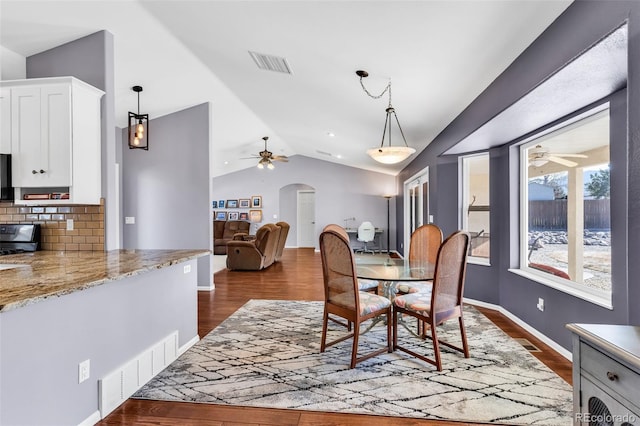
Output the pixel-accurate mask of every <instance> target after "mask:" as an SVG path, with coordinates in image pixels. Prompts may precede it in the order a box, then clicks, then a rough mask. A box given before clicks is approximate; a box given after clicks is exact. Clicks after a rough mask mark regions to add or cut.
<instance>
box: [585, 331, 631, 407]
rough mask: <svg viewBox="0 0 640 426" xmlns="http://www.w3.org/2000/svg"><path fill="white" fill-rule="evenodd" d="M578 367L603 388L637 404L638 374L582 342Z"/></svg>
mask: <svg viewBox="0 0 640 426" xmlns="http://www.w3.org/2000/svg"><path fill="white" fill-rule="evenodd" d="M580 365H581V368H582V371H583V372H587V373H589V374H590V375H591V376H593V378H594V379H596V380H597V381H598V382H600V383H601V384H602V385H603V386H606V387H608V388H609V389H611V390H612V391H614V392H616V393H617V394H618V395H620V396H621V397H623V398H625V399H627V400H628V401H631V402H633V403H635V404H638V389H640V374H638V373H637V372H635V371H633V370H631V369H629V368H627V367H625V366H624V365H622V364H620V363H619V362H618V361H616V360H615V359H612V358H609V357H608V356H607V355H605V354H603V353H602V352H600V351H598V350H597V349H594V348H592V347H591V346H589V345H587V344H585V343H584V342H580Z"/></svg>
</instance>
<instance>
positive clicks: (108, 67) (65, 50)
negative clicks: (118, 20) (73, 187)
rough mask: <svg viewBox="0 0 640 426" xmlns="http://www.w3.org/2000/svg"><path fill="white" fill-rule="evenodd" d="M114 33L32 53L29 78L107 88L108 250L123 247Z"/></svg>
mask: <svg viewBox="0 0 640 426" xmlns="http://www.w3.org/2000/svg"><path fill="white" fill-rule="evenodd" d="M113 57H114V46H113V34H111V33H109V32H108V31H99V32H97V33H93V34H90V35H88V36H86V37H83V38H80V39H78V40H74V41H71V42H69V43H65V44H63V45H61V46H58V47H54V48H53V49H49V50H46V51H44V52H41V53H38V54H35V55H32V56H29V57H28V58H27V60H26V63H27V65H26V70H27V78H44V77H62V76H73V77H76V78H78V79H80V80H82V81H84V82H86V83H89V84H91V85H92V86H94V87H97V88H98V89H101V90H103V91H104V92H105V94H104V96H103V97H102V99H101V109H102V196H103V197H104V198H105V221H106V223H105V232H106V234H105V246H106V249H107V250H111V249H117V248H120V240H121V236H122V230H121V228H120V217H121V214H120V213H121V212H120V202H119V201H120V200H118V199H116V194H118V191H117V188H116V187H117V186H118V185H119V180H120V176H117V175H116V174H117V170H118V169H117V167H116V163H117V161H118V160H117V159H118V158H119V157H120V153H119V152H118V151H119V150H120V146H119V145H117V144H116V125H115V83H114V59H113Z"/></svg>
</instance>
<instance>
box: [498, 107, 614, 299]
mask: <svg viewBox="0 0 640 426" xmlns="http://www.w3.org/2000/svg"><path fill="white" fill-rule="evenodd" d="M603 114H607V115H608V117H609V126H611V106H610V104H609V102H605V103H603V104H601V105H598V106H597V107H595V108H593V109H590V110H588V111H586V112H585V113H583V114H580V115H578V116H576V117H573V118H571V119H568V120H564V121H562V122H561V123H558V124H557V125H554V126H553V127H551V128H549V129H546V130H544V131H542V132H537V133H535V134H534V135H532V136H531V137H528V138H526V139H525V140H524V141H522V142H520V143H519V144H518V146H517V149H518V157H519V166H520V167H519V168H520V171H519V173H518V179H519V186H520V199H519V200H518V205H519V210H520V214H519V222H520V223H519V241H520V244H519V248H518V259H519V265H518V267H517V268H511V269H509V271H510V272H512V273H515V274H517V275H520V276H523V277H525V278H528V279H530V280H533V281H536V282H538V283H540V284H543V285H546V286H548V287H551V288H554V289H556V290H559V291H562V292H564V293H567V294H570V295H572V296H574V297H577V298H580V299H583V300H586V301H588V302H591V303H593V304H596V305H599V306H602V307H604V308H607V309H613V305H612V299H613V273H612V274H611V279H612V283H611V290H610V291H604V290H598V289H594V288H591V287H588V286H585V285H584V284H580V283H577V282H575V281H572V280H567V279H564V278H561V277H557V276H554V275H552V274H549V273H545V272H542V271H539V270H537V269H535V268H531V267H529V266H528V263H529V262H528V252H529V239H528V231H529V203H528V199H529V188H528V183H529V174H528V166H529V164H528V163H529V161H528V156H527V154H526V150H527V149H528V148H530V147H532V146H535V145H536V144H540V143H542V142H543V141H545V140H546V139H549V138H552V137H555V136H556V135H558V134H560V133H561V132H566V131H569V130H572V129H575V128H578V127H580V126H581V125H584V122H585V121H586V120H590V119H595V118H597V117H598V116H600V115H603ZM609 135H611V127H609ZM609 156H610V157H611V138H609ZM612 257H613V254H612Z"/></svg>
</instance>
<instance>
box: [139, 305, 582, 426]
mask: <svg viewBox="0 0 640 426" xmlns="http://www.w3.org/2000/svg"><path fill="white" fill-rule="evenodd" d="M322 309H323V303H322V302H298V301H275V300H251V301H249V302H248V303H247V304H246V305H244V306H243V307H242V308H240V309H239V310H238V311H236V312H235V313H234V314H233V315H232V316H230V317H229V318H228V319H227V320H225V321H224V322H223V323H222V324H220V325H219V326H218V327H217V328H215V329H214V330H213V331H212V332H211V333H209V334H208V335H207V336H205V337H204V338H203V339H202V340H200V342H198V343H197V344H196V345H194V346H193V347H192V348H191V349H189V350H188V351H187V352H185V353H184V354H183V355H182V356H181V357H180V358H179V359H178V360H176V361H175V362H174V363H173V364H171V365H170V366H169V367H167V368H166V369H165V370H164V371H163V372H161V373H160V374H159V375H158V376H157V377H156V378H155V379H153V380H152V381H151V382H149V383H148V384H147V385H146V386H144V387H143V388H142V389H141V390H139V391H138V392H137V393H136V394H135V395H134V398H144V399H154V400H171V401H195V402H202V403H214V404H228V405H243V406H254V407H272V408H292V409H301V410H317V411H333V412H349V413H366V414H378V415H387V416H402V417H416V418H429V419H447V420H460V421H472V422H492V423H501V424H536V425H538V424H539V425H569V424H571V419H572V417H571V416H572V415H571V409H572V402H571V401H572V393H571V387H570V386H569V385H568V384H567V383H566V382H565V381H564V380H562V379H561V378H560V377H559V376H557V375H556V374H555V373H554V372H552V371H551V370H549V369H548V368H547V367H546V366H545V365H544V364H542V363H541V362H539V361H538V360H537V359H536V358H535V357H533V356H532V355H530V354H529V353H528V352H527V350H526V349H524V348H523V347H522V346H521V345H520V344H519V343H517V342H515V341H514V340H513V339H511V338H509V337H508V336H507V335H506V334H505V333H504V332H503V331H502V330H500V329H499V328H497V327H496V326H495V325H494V324H493V323H492V322H491V321H489V320H488V319H487V318H486V317H485V316H484V315H482V314H481V313H479V312H478V311H477V310H475V309H474V308H473V307H472V306H468V305H467V307H466V308H465V323H466V326H467V327H466V328H467V335H468V339H469V345H470V350H471V358H469V359H465V358H464V356H463V355H462V354H461V353H458V352H455V351H452V350H449V349H448V348H443V349H442V358H443V368H444V370H443V371H442V372H438V371H436V370H435V368H434V367H432V366H431V365H429V364H426V363H424V362H422V361H419V360H417V359H415V358H413V357H411V356H409V355H407V354H405V353H403V352H394V353H385V354H383V355H380V356H377V357H374V358H371V359H369V360H367V361H364V362H362V363H359V364H358V365H357V367H356V368H355V369H352V370H350V369H349V360H350V350H351V340H350V339H349V340H346V341H344V342H341V343H339V344H337V345H335V346H331V347H329V348H328V349H327V350H326V351H325V353H322V354H321V353H319V346H320V344H319V342H320V336H321V332H322ZM330 323H331V322H330ZM450 323H451V324H450V325H449V324H445V325H443V326H442V332H440V328H439V329H438V331H439V336H440V337H441V338H442V339H444V340H447V339H449V340H450V341H452V342H459V341H460V339H459V337H458V336H459V332H458V329H457V321H451V322H450ZM330 327H333V328H334V329H335V331H334V332H332V333H333V335H334V336H335V335H338V334H341V333H344V328H343V329H340V327H339V326H338V325H335V324H334V325H330ZM400 331H401V332H399V339H401V340H402V342H403V343H405V345H406V346H409V347H411V344H409V342H414V343H415V344H414V345H413V346H414V349H416V348H417V349H418V350H423V351H424V350H425V349H426V351H427V352H429V353H430V355H431V354H432V351H430V350H429V349H428V348H430V347H431V343H430V341H422V340H419V339H417V338H415V337H413V336H411V335H409V333H408V332H407V331H406V330H404V329H403V328H400ZM385 336H386V327H385V326H384V325H382V324H379V325H377V326H375V327H373V329H372V330H371V331H369V332H368V333H366V334H365V335H363V337H362V338H361V349H360V350H361V353H364V351H366V350H367V349H370V348H375V347H378V346H379V345H381V344H383V342H384V338H385ZM329 337H332V336H329Z"/></svg>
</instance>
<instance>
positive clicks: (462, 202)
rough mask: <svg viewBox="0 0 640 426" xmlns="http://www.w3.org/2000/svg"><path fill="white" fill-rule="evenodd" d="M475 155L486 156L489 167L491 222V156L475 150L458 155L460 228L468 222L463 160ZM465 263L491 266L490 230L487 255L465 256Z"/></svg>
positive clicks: (465, 175)
mask: <svg viewBox="0 0 640 426" xmlns="http://www.w3.org/2000/svg"><path fill="white" fill-rule="evenodd" d="M475 157H486V158H487V162H488V168H489V173H488V174H489V182H488V185H489V187H488V191H489V211H488V213H489V222H491V157H490V154H489V151H482V152H476V153H473V154H468V155H461V156H459V157H458V211H459V217H458V227H459V228H460V229H464V230H467V227H468V224H469V221H468V219H469V216H468V214H469V211H468V208H469V198H468V197H467V193H468V192H469V191H467V186H468V182H469V176H468V173H469V170H468V167H467V165H466V164H465V160H468V159H470V158H475ZM467 263H471V264H475V265H480V266H491V231H489V256H488V257H479V256H471V255H469V256H468V257H467Z"/></svg>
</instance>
